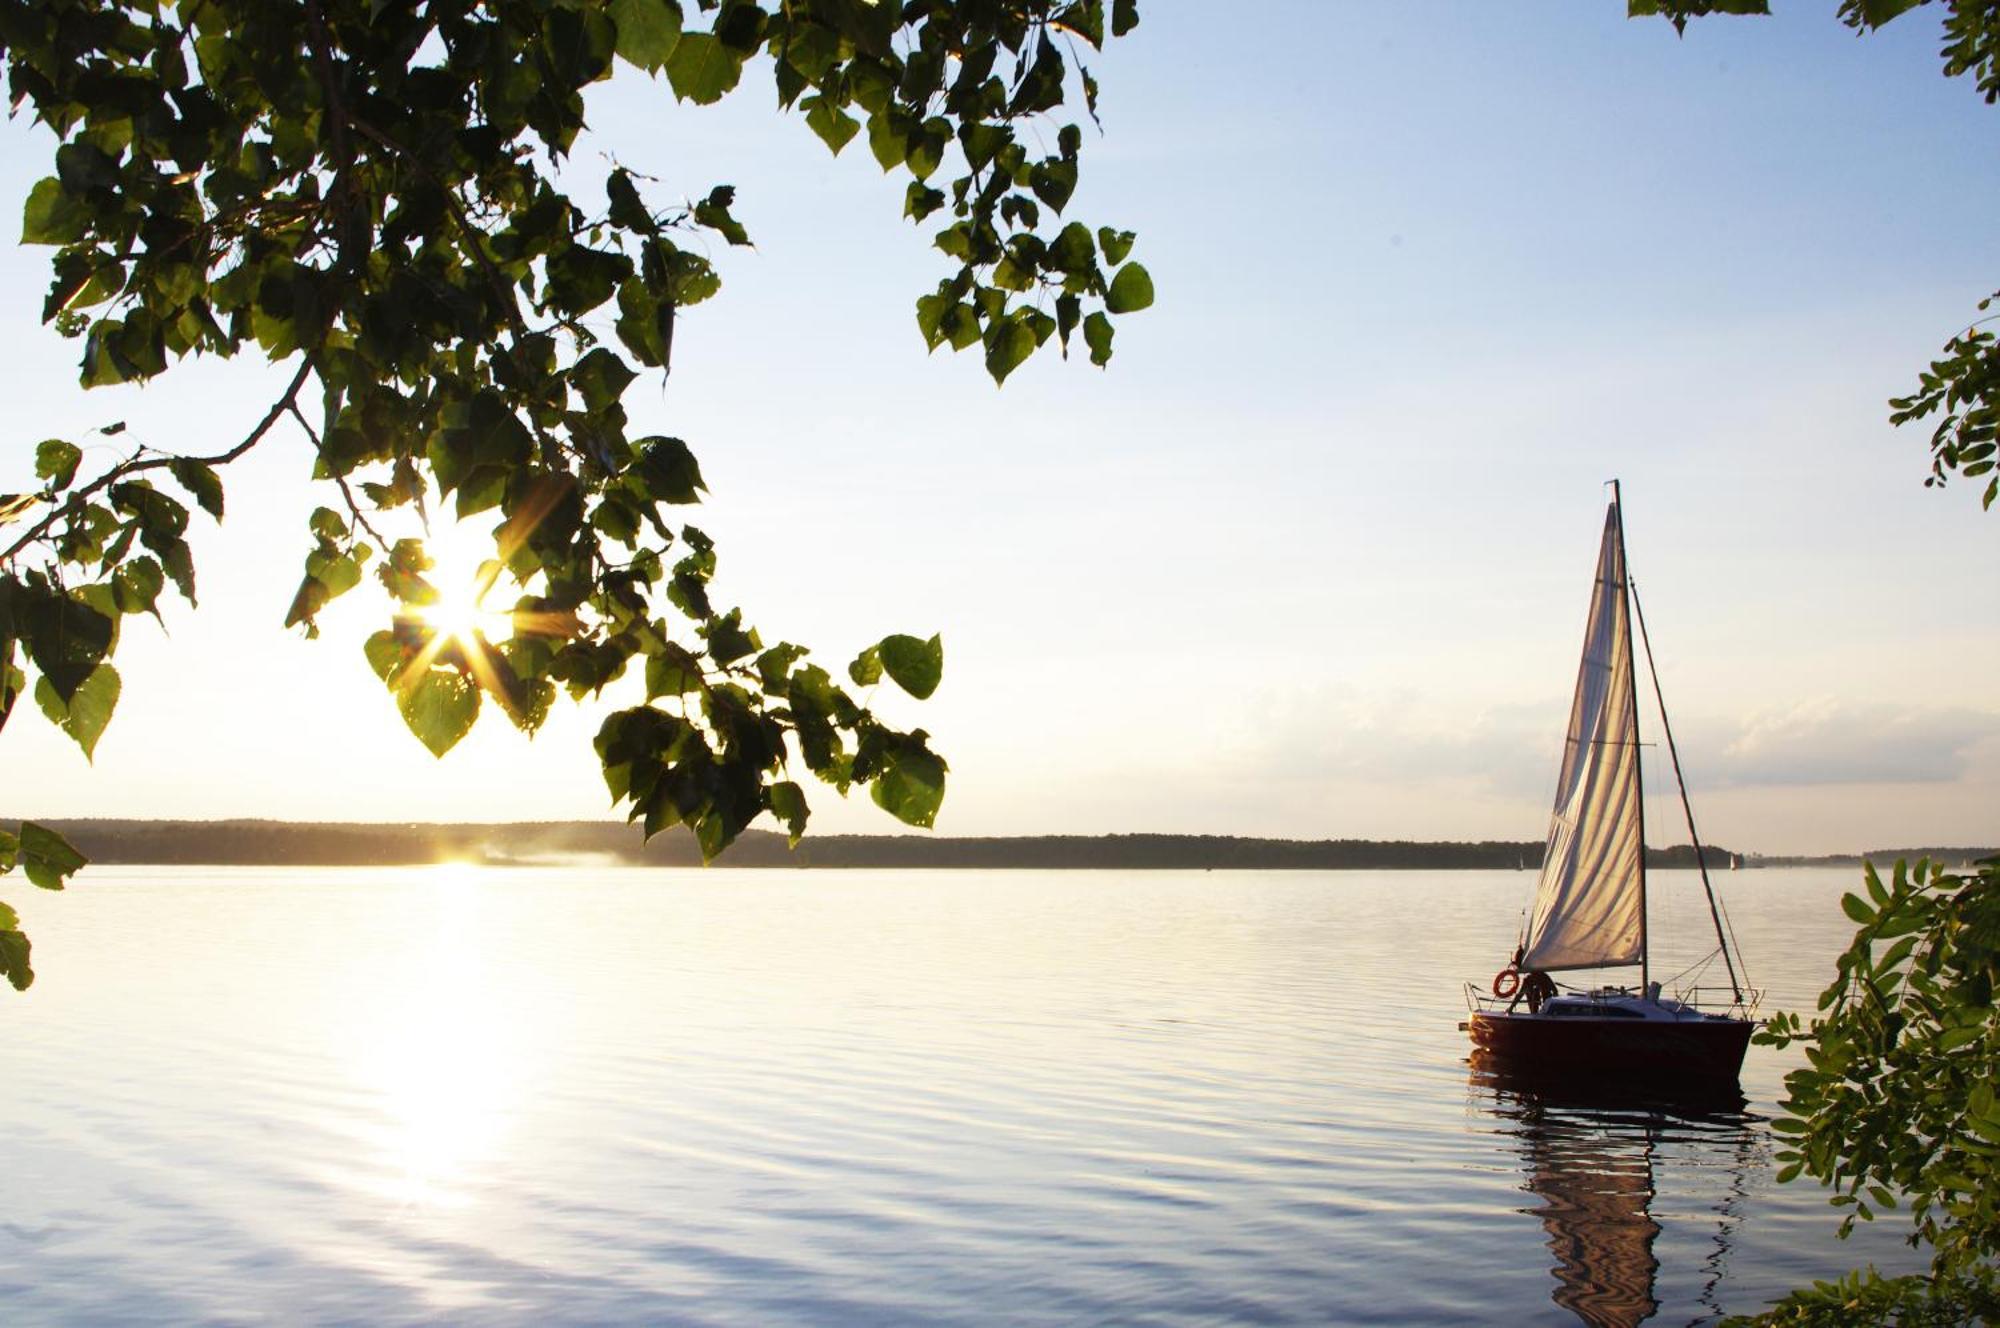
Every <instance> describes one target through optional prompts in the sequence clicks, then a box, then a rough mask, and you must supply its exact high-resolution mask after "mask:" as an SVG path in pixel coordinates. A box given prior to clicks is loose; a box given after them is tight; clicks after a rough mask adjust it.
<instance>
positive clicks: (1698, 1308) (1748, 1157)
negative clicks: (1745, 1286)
mask: <svg viewBox="0 0 2000 1328" xmlns="http://www.w3.org/2000/svg"><path fill="white" fill-rule="evenodd" d="M1471 1065H1472V1072H1471V1080H1470V1085H1469V1087H1470V1097H1471V1104H1472V1106H1473V1107H1474V1108H1475V1109H1476V1110H1483V1111H1485V1112H1488V1113H1490V1114H1491V1115H1492V1117H1493V1118H1494V1121H1495V1129H1496V1130H1497V1131H1498V1132H1499V1133H1501V1134H1506V1135H1512V1136H1513V1137H1514V1138H1515V1139H1516V1140H1517V1141H1518V1142H1519V1145H1520V1150H1521V1167H1522V1171H1523V1173H1524V1177H1525V1180H1526V1187H1525V1188H1527V1189H1528V1190H1529V1191H1531V1192H1532V1193H1533V1194H1534V1195H1535V1196H1536V1198H1537V1199H1538V1200H1539V1201H1540V1202H1539V1203H1538V1204H1537V1205H1536V1206H1534V1207H1532V1208H1526V1209H1523V1210H1522V1211H1523V1212H1525V1213H1528V1214H1530V1215H1532V1216H1534V1217H1536V1218H1539V1219H1540V1220H1541V1223H1542V1227H1543V1229H1544V1230H1546V1231H1547V1233H1548V1247H1549V1250H1550V1252H1551V1253H1552V1254H1553V1255H1554V1256H1555V1266H1554V1268H1553V1269H1552V1271H1553V1272H1554V1274H1555V1279H1556V1288H1555V1291H1554V1292H1553V1299H1554V1300H1555V1303H1556V1304H1557V1305H1559V1306H1561V1307H1562V1308H1564V1309H1566V1310H1568V1311H1570V1312H1571V1313H1573V1314H1575V1315H1576V1316H1577V1318H1578V1320H1580V1321H1581V1322H1583V1323H1586V1324H1590V1325H1592V1328H1631V1326H1632V1325H1635V1324H1640V1323H1644V1322H1646V1321H1647V1320H1649V1319H1651V1318H1652V1317H1653V1316H1654V1315H1655V1314H1656V1313H1657V1312H1658V1311H1659V1309H1660V1295H1661V1292H1660V1285H1661V1280H1662V1279H1661V1251H1660V1250H1659V1249H1658V1248H1657V1245H1658V1242H1659V1240H1660V1236H1661V1231H1662V1227H1661V1220H1662V1218H1664V1219H1665V1220H1666V1221H1667V1222H1668V1223H1669V1224H1670V1225H1671V1226H1672V1227H1673V1228H1674V1232H1675V1234H1674V1235H1673V1236H1670V1237H1669V1247H1670V1250H1671V1252H1670V1253H1669V1254H1668V1256H1667V1257H1668V1259H1669V1263H1668V1267H1667V1278H1668V1280H1669V1281H1670V1282H1671V1283H1672V1284H1673V1285H1674V1286H1676V1287H1677V1288H1682V1289H1683V1290H1682V1292H1681V1294H1682V1295H1686V1291H1685V1287H1686V1284H1687V1283H1688V1281H1689V1280H1694V1281H1695V1282H1696V1283H1697V1284H1698V1288H1699V1289H1698V1290H1697V1291H1695V1292H1694V1294H1693V1296H1692V1300H1693V1304H1692V1305H1686V1306H1683V1308H1684V1309H1686V1310H1690V1311H1692V1317H1691V1318H1690V1317H1687V1316H1686V1315H1685V1314H1683V1313H1682V1312H1681V1310H1680V1309H1677V1310H1676V1311H1675V1314H1674V1316H1673V1317H1675V1318H1676V1320H1678V1321H1684V1322H1692V1323H1704V1322H1708V1321H1710V1320H1711V1319H1714V1318H1719V1317H1721V1312H1722V1311H1721V1305H1720V1303H1719V1302H1718V1300H1717V1288H1718V1287H1719V1286H1720V1284H1721V1282H1722V1280H1723V1278H1724V1276H1725V1275H1726V1273H1727V1271H1728V1262H1729V1251H1730V1246H1731V1243H1732V1241H1733V1238H1734V1236H1735V1232H1736V1228H1737V1225H1738V1223H1739V1222H1740V1221H1741V1212H1742V1206H1743V1199H1744V1194H1745V1186H1746V1184H1747V1181H1748V1178H1749V1177H1750V1176H1751V1175H1760V1174H1762V1172H1763V1171H1764V1170H1765V1169H1766V1167H1767V1155H1768V1143H1767V1141H1766V1138H1765V1135H1764V1133H1763V1130H1762V1120H1761V1118H1760V1117H1757V1116H1754V1115H1750V1114H1748V1113H1747V1112H1746V1110H1745V1108H1746V1106H1747V1105H1748V1104H1747V1102H1746V1100H1745V1099H1744V1097H1743V1095H1742V1094H1741V1093H1740V1092H1738V1091H1736V1088H1735V1085H1733V1084H1731V1085H1728V1086H1727V1087H1724V1088H1713V1087H1705V1088H1701V1089H1697V1090H1694V1091H1693V1092H1689V1091H1685V1090H1680V1091H1676V1090H1673V1089H1671V1088H1669V1087H1667V1086H1664V1085H1636V1086H1631V1087H1627V1088H1624V1089H1609V1088H1606V1087H1605V1086H1604V1085H1603V1084H1602V1083H1601V1082H1599V1083H1583V1082H1577V1081H1569V1082H1565V1081H1563V1080H1560V1079H1551V1078H1549V1077H1547V1076H1537V1077H1532V1078H1527V1077H1523V1076H1520V1075H1517V1074H1510V1073H1508V1072H1507V1071H1506V1070H1505V1069H1504V1067H1503V1066H1502V1064H1501V1063H1500V1062H1498V1061H1495V1060H1494V1059H1492V1058H1491V1057H1489V1056H1487V1055H1486V1054H1484V1053H1475V1055H1474V1057H1473V1059H1472V1062H1471ZM1690 1236H1692V1237H1694V1239H1695V1242H1696V1243H1695V1244H1694V1245H1693V1246H1692V1247H1689V1246H1687V1244H1686V1241H1687V1239H1688V1238H1689V1237H1690ZM1676 1265H1678V1266H1676Z"/></svg>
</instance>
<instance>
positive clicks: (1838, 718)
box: [1712, 699, 2000, 785]
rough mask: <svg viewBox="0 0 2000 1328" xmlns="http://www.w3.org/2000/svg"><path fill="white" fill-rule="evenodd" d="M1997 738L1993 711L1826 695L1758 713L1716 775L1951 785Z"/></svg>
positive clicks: (1738, 780) (1780, 781)
mask: <svg viewBox="0 0 2000 1328" xmlns="http://www.w3.org/2000/svg"><path fill="white" fill-rule="evenodd" d="M1996 735H2000V714H1996V713H1993V712H1991V711H1984V710H1974V709H1971V708H1969V707H1964V706H1893V705H1880V704H1870V703H1858V702H1848V701H1838V700H1832V699H1818V700H1812V701H1804V702H1801V703H1799V704H1797V705H1794V706H1791V707H1788V708H1786V709H1783V710H1772V711H1764V712H1761V713H1758V714H1753V715H1752V716H1750V717H1749V718H1748V719H1747V720H1745V721H1744V722H1743V724H1742V725H1741V726H1740V728H1739V730H1738V731H1737V733H1736V734H1735V735H1734V736H1733V737H1731V738H1729V739H1728V740H1727V741H1726V742H1725V743H1723V744H1721V745H1720V748H1719V750H1720V755H1719V758H1718V759H1717V760H1716V762H1715V765H1714V767H1713V771H1712V773H1713V775H1714V777H1715V778H1717V779H1719V780H1721V781H1722V782H1724V783H1728V784H1737V785H1757V784H1765V785H1818V784H1948V783H1951V782H1953V781H1955V780H1957V779H1960V778H1961V777H1963V776H1964V775H1965V774H1966V772H1967V769H1968V767H1969V765H1970V764H1971V760H1972V756H1973V753H1974V751H1975V750H1976V749H1977V748H1978V747H1979V745H1980V744H1981V743H1983V742H1985V741H1987V740H1988V739H1990V738H1993V737H1995V736H1996Z"/></svg>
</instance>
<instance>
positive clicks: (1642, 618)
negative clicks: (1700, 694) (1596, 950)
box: [1618, 520, 1743, 1001]
mask: <svg viewBox="0 0 2000 1328" xmlns="http://www.w3.org/2000/svg"><path fill="white" fill-rule="evenodd" d="M1618 537H1619V538H1620V539H1621V540H1622V539H1623V538H1624V537H1625V525H1624V522H1623V521H1622V520H1621V521H1620V522H1619V526H1618ZM1625 584H1626V585H1627V586H1630V587H1631V596H1632V607H1633V609H1634V610H1636V611H1637V614H1638V619H1639V640H1640V642H1641V643H1642V644H1643V645H1644V646H1645V647H1646V671H1647V672H1648V673H1650V674H1652V676H1653V699H1654V700H1655V701H1657V702H1659V705H1660V732H1662V733H1664V734H1665V735H1666V738H1667V755H1668V756H1669V757H1671V758H1672V759H1673V763H1674V782H1675V783H1676V784H1678V785H1679V786H1680V791H1681V810H1682V811H1683V812H1685V813H1686V814H1687V827H1688V842H1689V843H1691V844H1693V845H1694V864H1695V867H1696V868H1697V869H1698V870H1699V871H1700V872H1701V888H1702V892H1703V893H1704V894H1706V895H1707V896H1708V917H1709V921H1711V922H1713V923H1714V924H1715V943H1716V946H1717V948H1719V949H1720V950H1721V951H1722V966H1723V968H1725V969H1727V970H1728V972H1729V989H1730V991H1731V992H1733V993H1734V994H1735V996H1736V999H1737V1000H1739V1001H1741V1000H1742V999H1743V984H1742V983H1740V982H1738V981H1737V980H1736V963H1735V961H1734V960H1732V959H1731V958H1730V957H1729V941H1728V938H1727V937H1725V936H1724V935H1723V933H1722V911H1721V910H1720V909H1718V908H1717V907H1716V905H1715V887H1714V886H1712V885H1710V884H1709V881H1708V855H1707V854H1706V853H1704V852H1702V849H1701V836H1700V835H1699V834H1697V833H1695V828H1694V803H1692V802H1690V801H1689V800H1688V786H1687V778H1686V777H1685V776H1684V775H1682V774H1681V754H1680V751H1679V749H1678V748H1676V747H1675V746H1674V726H1673V725H1672V724H1671V723H1669V722H1668V720H1667V696H1666V693H1665V692H1664V691H1662V690H1661V689H1660V666H1659V665H1658V664H1657V663H1656V662H1655V661H1654V659H1653V642H1652V640H1651V638H1649V637H1648V636H1647V635H1646V611H1645V609H1643V608H1641V607H1640V605H1639V588H1638V587H1637V586H1635V585H1633V584H1632V569H1631V568H1630V567H1627V568H1626V569H1625ZM1641 856H1642V857H1643V856H1644V855H1643V854H1642V855H1641ZM1641 926H1642V927H1643V926H1644V924H1643V923H1642V924H1641ZM1642 934H1643V932H1642Z"/></svg>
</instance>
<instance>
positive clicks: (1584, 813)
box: [1521, 502, 1645, 970]
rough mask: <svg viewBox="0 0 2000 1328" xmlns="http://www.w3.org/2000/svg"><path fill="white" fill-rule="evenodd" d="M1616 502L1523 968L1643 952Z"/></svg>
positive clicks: (1598, 962) (1627, 623)
mask: <svg viewBox="0 0 2000 1328" xmlns="http://www.w3.org/2000/svg"><path fill="white" fill-rule="evenodd" d="M1618 522H1619V514H1618V505H1617V504H1616V503H1615V502H1614V503H1613V504H1612V506H1611V510H1610V511H1609V512H1608V513H1607V514H1606V515H1605V518H1604V544H1603V548H1602V549H1601V551H1600V552H1599V553H1598V556H1597V585H1596V587H1595V589H1594V590H1593V591H1592V592H1591V597H1590V621H1589V624H1588V626H1587V627H1586V628H1585V631H1584V638H1583V664H1582V666H1581V668H1580V669H1579V670H1578V671H1577V678H1576V700H1575V702H1574V704H1573V705H1572V706H1571V707H1570V716H1569V735H1568V746H1567V750H1565V751H1564V753H1563V763H1562V774H1561V776H1560V778H1558V780H1557V781H1556V805H1555V816H1554V819H1553V823H1552V824H1551V825H1550V827H1549V843H1548V851H1547V853H1546V854H1545V855H1544V857H1543V860H1542V878H1541V883H1540V884H1539V886H1538V887H1537V888H1536V893H1535V911H1534V916H1533V918H1532V919H1531V920H1530V922H1529V925H1528V935H1527V944H1526V953H1525V954H1524V955H1523V956H1522V959H1521V967H1522V968H1524V969H1543V970H1553V969H1572V968H1607V967H1611V966H1614V965H1620V964H1636V963H1638V962H1639V960H1640V955H1641V953H1642V952H1643V950H1644V947H1645V924H1644V916H1645V882H1644V878H1643V876H1642V875H1641V871H1642V868H1641V865H1640V858H1639V854H1640V806H1639V796H1640V795H1639V747H1638V736H1639V734H1638V714H1637V712H1636V708H1635V704H1634V700H1633V685H1632V623H1631V616H1630V610H1629V609H1628V607H1627V600H1626V594H1625V547H1624V538H1623V533H1622V532H1621V531H1620V529H1619V524H1618Z"/></svg>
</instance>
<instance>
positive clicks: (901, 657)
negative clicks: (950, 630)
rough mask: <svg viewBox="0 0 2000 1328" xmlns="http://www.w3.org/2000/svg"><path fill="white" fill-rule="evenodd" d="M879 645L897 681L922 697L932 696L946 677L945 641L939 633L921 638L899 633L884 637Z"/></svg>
mask: <svg viewBox="0 0 2000 1328" xmlns="http://www.w3.org/2000/svg"><path fill="white" fill-rule="evenodd" d="M875 649H876V650H877V651H878V652H879V653H880V655H881V658H882V667H883V669H884V670H885V671H887V673H888V675H889V676H890V677H891V678H894V679H895V680H896V685H897V686H898V687H901V688H902V689H903V690H904V691H906V692H908V693H909V694H910V695H911V696H914V697H916V698H917V699H918V700H919V701H922V700H926V699H928V698H929V697H930V694H931V693H932V692H935V691H936V690H937V686H938V683H939V681H940V680H941V679H943V677H944V642H943V640H942V639H941V638H939V637H936V636H933V637H932V638H931V639H930V640H928V641H920V640H918V639H917V638H916V637H914V636H904V635H902V634H900V633H899V634H897V635H895V636H885V637H883V638H882V640H881V643H880V644H879V645H877V646H876V647H875Z"/></svg>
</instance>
